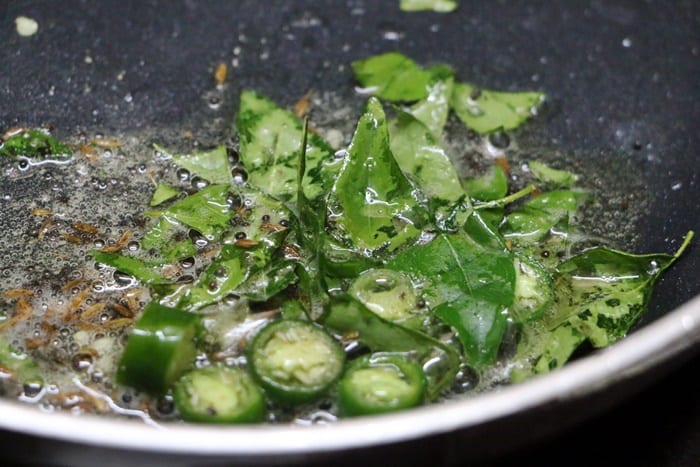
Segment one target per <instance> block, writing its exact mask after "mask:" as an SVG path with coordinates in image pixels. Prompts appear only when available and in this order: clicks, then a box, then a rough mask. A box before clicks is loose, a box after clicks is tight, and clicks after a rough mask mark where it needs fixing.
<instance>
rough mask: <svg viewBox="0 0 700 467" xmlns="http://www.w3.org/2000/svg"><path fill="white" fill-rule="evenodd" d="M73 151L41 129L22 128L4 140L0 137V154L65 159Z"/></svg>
mask: <svg viewBox="0 0 700 467" xmlns="http://www.w3.org/2000/svg"><path fill="white" fill-rule="evenodd" d="M72 154H73V151H71V149H70V148H69V147H68V146H67V145H66V144H64V143H62V142H60V141H58V140H57V139H56V138H54V137H53V136H51V134H50V133H49V132H48V131H47V130H43V129H22V130H21V131H17V132H15V133H14V134H13V135H12V136H10V137H8V138H7V139H6V140H4V141H3V140H2V139H0V156H9V157H17V156H25V157H43V158H53V159H67V158H69V157H70V156H71V155H72Z"/></svg>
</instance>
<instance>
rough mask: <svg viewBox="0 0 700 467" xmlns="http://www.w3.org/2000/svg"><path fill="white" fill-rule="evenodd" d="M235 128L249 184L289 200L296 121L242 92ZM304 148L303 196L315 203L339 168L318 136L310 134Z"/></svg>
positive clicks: (293, 182)
mask: <svg viewBox="0 0 700 467" xmlns="http://www.w3.org/2000/svg"><path fill="white" fill-rule="evenodd" d="M236 127H237V129H238V133H239V138H240V144H241V147H240V157H241V162H243V164H244V165H245V168H246V170H247V171H248V183H250V184H251V185H252V186H254V187H257V188H259V189H260V190H262V191H263V192H265V193H267V194H269V195H271V196H273V197H275V198H277V199H280V200H282V201H290V200H292V199H293V198H294V197H295V196H296V190H297V168H298V162H299V150H300V144H301V139H302V125H301V123H300V122H299V120H298V119H297V118H296V117H295V116H294V114H292V113H291V112H289V111H287V110H284V109H282V108H280V107H278V106H277V105H276V104H275V103H274V102H272V101H270V100H269V99H267V98H266V97H264V96H261V95H259V94H256V93H254V92H251V91H243V93H242V94H241V103H240V109H239V112H238V117H237V118H236ZM307 144H308V146H307V148H306V173H305V174H304V193H305V194H306V196H308V198H309V199H311V200H315V199H316V198H318V197H319V196H320V195H321V194H323V193H324V192H325V191H326V190H327V189H328V188H329V187H330V185H331V184H332V183H333V179H334V177H335V173H336V171H337V170H338V169H339V168H340V166H339V162H338V161H336V160H335V158H334V156H333V154H334V151H333V149H332V148H331V147H330V145H329V144H328V143H327V142H325V141H324V140H323V139H322V138H321V137H320V136H318V135H316V134H310V135H309V137H308V143H307Z"/></svg>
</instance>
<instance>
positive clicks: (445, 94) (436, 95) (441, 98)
mask: <svg viewBox="0 0 700 467" xmlns="http://www.w3.org/2000/svg"><path fill="white" fill-rule="evenodd" d="M453 85H454V79H453V78H452V76H447V77H445V78H444V79H436V80H434V81H433V82H430V83H428V84H427V90H428V95H427V96H426V97H425V99H422V100H420V101H418V102H416V103H415V104H413V105H412V106H411V108H410V110H409V113H410V114H411V115H413V116H414V117H416V118H417V119H418V120H420V121H421V122H423V123H424V124H425V126H426V127H428V129H429V130H430V132H431V133H432V135H433V136H434V137H435V138H438V139H439V138H440V137H441V136H442V130H443V129H444V128H445V122H447V116H448V115H449V113H450V96H451V95H452V87H453Z"/></svg>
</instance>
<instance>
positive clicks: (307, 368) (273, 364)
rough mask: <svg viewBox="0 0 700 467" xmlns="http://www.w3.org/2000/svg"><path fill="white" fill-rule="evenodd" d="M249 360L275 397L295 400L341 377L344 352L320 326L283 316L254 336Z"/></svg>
mask: <svg viewBox="0 0 700 467" xmlns="http://www.w3.org/2000/svg"><path fill="white" fill-rule="evenodd" d="M248 363H249V365H250V368H251V371H252V372H253V376H254V377H255V378H256V379H257V380H258V382H259V383H260V385H261V386H262V387H263V388H264V389H265V391H266V392H267V394H268V395H269V396H270V397H271V398H272V399H274V400H276V401H277V402H279V403H282V404H296V403H299V402H305V401H309V400H311V399H314V398H316V397H318V396H320V395H321V394H323V393H324V392H325V391H326V390H327V389H328V388H329V387H330V386H331V385H332V384H333V383H334V382H335V381H336V380H337V379H338V377H340V374H341V373H342V371H343V365H344V363H345V352H344V351H343V348H342V347H341V346H340V344H338V342H336V341H335V339H334V338H333V337H331V335H330V334H328V333H327V332H326V331H324V330H323V328H321V327H320V326H317V325H315V324H313V323H311V322H307V321H301V320H296V319H283V320H278V321H275V322H273V323H271V324H269V325H267V326H266V327H265V328H263V329H262V330H261V331H260V332H259V333H258V334H257V335H256V336H255V338H254V339H253V341H252V342H251V344H250V347H249V357H248Z"/></svg>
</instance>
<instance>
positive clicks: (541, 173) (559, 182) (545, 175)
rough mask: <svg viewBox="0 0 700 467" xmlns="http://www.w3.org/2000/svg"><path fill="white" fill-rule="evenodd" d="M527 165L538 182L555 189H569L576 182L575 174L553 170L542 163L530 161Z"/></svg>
mask: <svg viewBox="0 0 700 467" xmlns="http://www.w3.org/2000/svg"><path fill="white" fill-rule="evenodd" d="M527 165H528V166H529V167H530V170H531V171H532V173H533V174H534V175H535V177H536V178H537V179H538V180H539V181H541V182H543V183H544V184H546V185H551V186H552V187H555V188H563V187H570V186H572V185H574V184H575V183H576V181H577V180H578V176H577V175H576V174H575V173H572V172H569V171H568V170H559V169H553V168H551V167H549V166H548V165H547V164H545V163H544V162H540V161H530V162H528V164H527Z"/></svg>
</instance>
